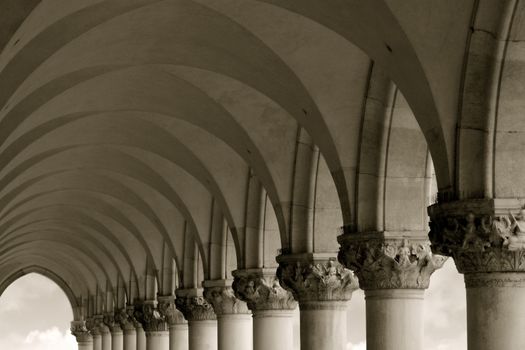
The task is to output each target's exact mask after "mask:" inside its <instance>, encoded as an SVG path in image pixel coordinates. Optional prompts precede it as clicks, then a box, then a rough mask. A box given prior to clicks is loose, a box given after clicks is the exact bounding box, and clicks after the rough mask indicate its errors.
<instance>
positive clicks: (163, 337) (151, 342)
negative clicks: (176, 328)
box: [146, 331, 170, 350]
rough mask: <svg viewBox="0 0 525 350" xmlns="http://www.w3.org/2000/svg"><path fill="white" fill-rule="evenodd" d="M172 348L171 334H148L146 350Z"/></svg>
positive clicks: (156, 332) (157, 332) (166, 349)
mask: <svg viewBox="0 0 525 350" xmlns="http://www.w3.org/2000/svg"><path fill="white" fill-rule="evenodd" d="M169 347H170V340H169V332H168V331H155V332H146V350H168V349H169Z"/></svg>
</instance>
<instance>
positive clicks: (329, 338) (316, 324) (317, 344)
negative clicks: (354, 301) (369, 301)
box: [299, 301, 348, 350]
mask: <svg viewBox="0 0 525 350" xmlns="http://www.w3.org/2000/svg"><path fill="white" fill-rule="evenodd" d="M347 304H348V302H346V301H310V302H307V303H300V304H299V307H300V317H301V322H300V328H301V350H346V348H347V339H346V333H347V320H346V319H347V316H346V308H347Z"/></svg>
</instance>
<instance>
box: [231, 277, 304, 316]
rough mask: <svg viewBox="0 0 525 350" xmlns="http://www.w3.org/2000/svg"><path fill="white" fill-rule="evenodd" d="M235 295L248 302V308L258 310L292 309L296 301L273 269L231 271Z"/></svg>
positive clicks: (295, 305)
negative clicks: (281, 283)
mask: <svg viewBox="0 0 525 350" xmlns="http://www.w3.org/2000/svg"><path fill="white" fill-rule="evenodd" d="M233 276H234V277H235V279H234V281H233V285H232V287H233V290H234V291H235V296H236V297H237V298H239V299H241V300H243V301H245V302H246V303H247V304H248V308H249V309H250V310H252V311H253V312H255V311H260V310H294V309H295V308H296V307H297V302H296V301H295V300H294V298H293V295H292V293H290V292H289V291H287V290H286V289H284V288H283V287H281V285H280V283H279V279H278V278H277V276H276V275H275V273H274V272H273V271H268V270H262V269H253V270H236V271H234V272H233Z"/></svg>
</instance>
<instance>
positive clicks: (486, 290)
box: [465, 272, 525, 350]
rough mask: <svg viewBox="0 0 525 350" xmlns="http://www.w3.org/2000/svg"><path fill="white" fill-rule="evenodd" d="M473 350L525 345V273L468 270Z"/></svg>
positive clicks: (469, 328)
mask: <svg viewBox="0 0 525 350" xmlns="http://www.w3.org/2000/svg"><path fill="white" fill-rule="evenodd" d="M465 283H466V286H467V334H468V335H467V339H468V349H469V350H514V349H523V347H524V346H525V331H524V330H525V312H524V311H523V310H524V308H525V273H511V272H509V273H479V274H466V275H465Z"/></svg>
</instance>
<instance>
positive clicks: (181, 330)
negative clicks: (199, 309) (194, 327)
mask: <svg viewBox="0 0 525 350" xmlns="http://www.w3.org/2000/svg"><path fill="white" fill-rule="evenodd" d="M188 349H189V339H188V324H187V323H180V324H172V325H170V350H188Z"/></svg>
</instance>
